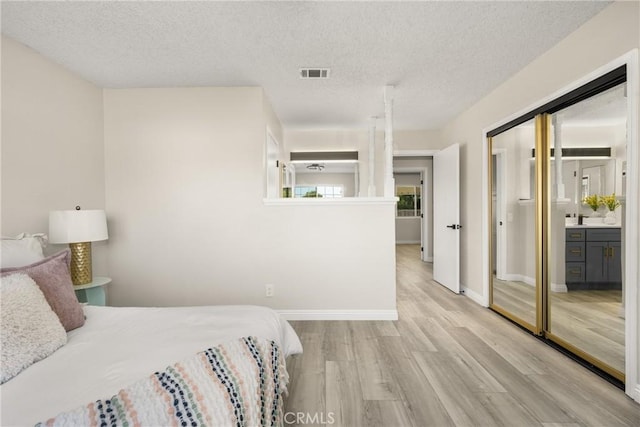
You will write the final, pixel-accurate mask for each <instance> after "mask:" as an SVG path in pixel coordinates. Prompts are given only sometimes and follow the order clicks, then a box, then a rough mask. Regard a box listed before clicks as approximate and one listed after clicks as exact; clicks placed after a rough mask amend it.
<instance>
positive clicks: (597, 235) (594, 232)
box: [587, 228, 620, 242]
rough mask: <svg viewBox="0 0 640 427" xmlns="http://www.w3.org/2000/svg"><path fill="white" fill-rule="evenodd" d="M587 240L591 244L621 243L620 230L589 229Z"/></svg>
mask: <svg viewBox="0 0 640 427" xmlns="http://www.w3.org/2000/svg"><path fill="white" fill-rule="evenodd" d="M587 240H588V241H590V242H619V241H620V229H619V228H587Z"/></svg>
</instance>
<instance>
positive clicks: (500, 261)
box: [491, 148, 508, 280]
mask: <svg viewBox="0 0 640 427" xmlns="http://www.w3.org/2000/svg"><path fill="white" fill-rule="evenodd" d="M491 154H492V156H495V157H496V163H495V165H496V167H495V173H496V187H497V188H496V220H500V219H502V221H503V222H504V223H505V226H504V227H500V228H496V243H497V248H499V249H501V250H500V251H498V250H496V260H495V261H496V277H497V278H498V279H501V280H506V274H507V271H506V265H507V252H506V248H507V234H508V231H507V227H506V222H507V221H506V214H507V204H506V200H507V195H506V193H505V188H506V183H505V176H506V174H505V170H504V168H505V167H506V164H507V162H506V156H507V150H506V149H504V148H494V149H493V153H491Z"/></svg>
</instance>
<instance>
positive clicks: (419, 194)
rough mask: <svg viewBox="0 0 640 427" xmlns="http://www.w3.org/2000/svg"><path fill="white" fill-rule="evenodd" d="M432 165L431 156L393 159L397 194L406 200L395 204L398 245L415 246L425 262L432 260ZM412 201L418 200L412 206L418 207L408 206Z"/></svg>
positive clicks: (407, 156)
mask: <svg viewBox="0 0 640 427" xmlns="http://www.w3.org/2000/svg"><path fill="white" fill-rule="evenodd" d="M432 168H433V158H432V156H424V155H415V156H409V155H397V156H394V158H393V173H394V180H395V185H396V197H398V198H401V197H402V198H403V199H405V200H403V201H402V202H403V203H399V204H398V205H397V207H396V244H400V245H409V246H408V247H407V248H406V249H409V248H415V250H416V251H418V252H419V258H420V259H421V260H422V261H424V262H433V178H432V170H433V169H432ZM401 193H406V194H401ZM411 200H413V201H415V203H413V205H412V206H413V207H414V208H415V209H406V208H409V205H408V204H407V203H409V202H410V201H411ZM405 205H406V206H405Z"/></svg>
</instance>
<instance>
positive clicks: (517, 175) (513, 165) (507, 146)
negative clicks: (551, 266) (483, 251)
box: [491, 120, 537, 329]
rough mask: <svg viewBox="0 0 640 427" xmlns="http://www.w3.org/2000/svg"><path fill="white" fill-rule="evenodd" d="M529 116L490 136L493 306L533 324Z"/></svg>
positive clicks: (531, 131)
mask: <svg viewBox="0 0 640 427" xmlns="http://www.w3.org/2000/svg"><path fill="white" fill-rule="evenodd" d="M534 137H535V131H534V126H533V121H532V120H531V121H529V122H526V123H523V124H521V125H519V126H516V127H514V128H512V129H510V130H508V131H506V132H503V133H501V134H499V135H496V136H495V137H493V140H492V147H491V148H492V153H493V155H492V177H491V180H492V242H493V243H492V264H493V265H492V270H493V274H492V287H491V290H492V294H491V297H492V308H494V309H497V310H499V311H500V312H501V313H503V314H505V315H507V316H508V317H510V318H511V319H512V320H515V321H516V322H518V323H520V324H522V325H523V326H525V327H528V328H529V329H533V328H534V327H535V325H536V308H537V307H536V288H535V285H536V279H535V277H536V274H535V260H536V258H535V200H534V195H535V179H534V174H533V173H532V171H531V170H530V165H531V159H530V155H531V149H532V147H533V146H534V142H535V139H534Z"/></svg>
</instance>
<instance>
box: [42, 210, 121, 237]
mask: <svg viewBox="0 0 640 427" xmlns="http://www.w3.org/2000/svg"><path fill="white" fill-rule="evenodd" d="M108 238H109V233H108V232H107V216H106V214H105V213H104V211H103V210H86V211H85V210H73V211H51V212H49V242H51V243H80V242H97V241H99V240H107V239H108Z"/></svg>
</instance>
